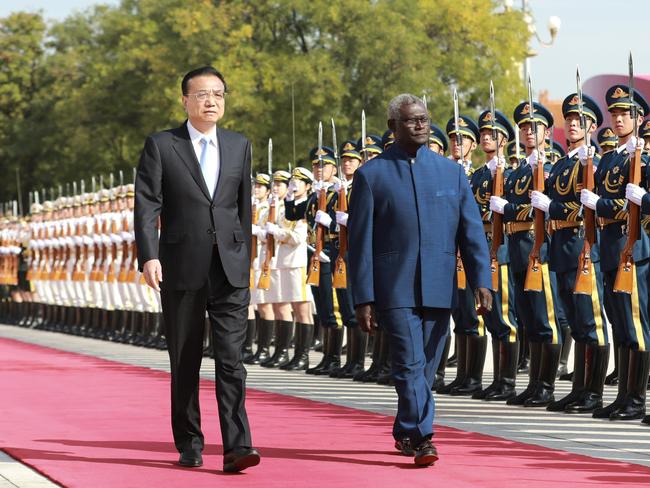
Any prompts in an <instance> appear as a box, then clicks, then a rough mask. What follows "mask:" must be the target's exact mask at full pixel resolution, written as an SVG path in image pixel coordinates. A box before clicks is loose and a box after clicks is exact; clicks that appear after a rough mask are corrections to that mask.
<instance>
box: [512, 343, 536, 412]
mask: <svg viewBox="0 0 650 488" xmlns="http://www.w3.org/2000/svg"><path fill="white" fill-rule="evenodd" d="M528 348H529V351H530V367H529V368H528V385H527V386H526V388H525V389H524V391H522V392H521V393H520V394H519V395H517V396H514V397H512V398H511V399H510V400H508V401H507V402H506V404H508V405H523V404H524V402H525V401H526V400H528V399H529V398H530V397H531V396H533V394H534V393H535V389H536V388H537V381H538V378H539V371H540V367H541V364H542V343H541V342H531V343H530V344H529V345H528ZM520 365H521V354H520V355H519V365H518V366H517V370H519V366H520Z"/></svg>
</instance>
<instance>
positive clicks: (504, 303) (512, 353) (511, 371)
mask: <svg viewBox="0 0 650 488" xmlns="http://www.w3.org/2000/svg"><path fill="white" fill-rule="evenodd" d="M494 115H495V119H496V120H494V121H493V120H492V113H491V111H489V110H486V111H485V112H483V113H482V114H481V115H480V116H479V119H478V120H479V130H480V142H481V149H483V152H484V153H485V154H486V159H487V161H486V164H485V165H484V166H483V167H481V168H480V169H477V170H476V171H475V172H474V174H473V175H472V178H471V180H470V186H471V188H472V192H473V193H474V198H475V199H476V202H477V204H478V205H479V211H480V213H481V217H482V219H483V227H484V230H485V233H486V234H485V235H486V237H487V239H488V244H489V245H490V246H491V239H492V226H493V224H492V223H491V221H490V220H491V217H492V212H491V211H490V197H491V196H492V188H493V178H494V175H495V173H496V171H497V166H501V167H503V166H505V157H504V151H505V148H506V144H507V142H508V141H509V140H514V138H515V133H514V129H513V127H512V124H511V123H510V121H509V120H508V119H507V117H506V116H505V115H504V114H503V113H501V112H499V111H498V110H496V111H495V114H494ZM493 129H496V133H497V139H498V141H496V140H494V138H493ZM497 145H498V154H499V158H498V159H497ZM504 180H505V178H504ZM497 261H498V270H497V273H498V276H499V280H498V284H499V288H498V290H497V291H492V303H493V306H492V312H491V313H490V314H489V315H486V316H485V317H484V319H485V325H486V326H487V329H488V331H489V332H490V334H491V336H492V358H493V365H494V381H493V382H492V384H490V386H488V387H487V388H485V389H484V390H481V391H478V392H476V393H474V395H472V398H480V399H485V400H491V401H495V400H508V399H510V398H512V397H513V396H515V394H516V392H515V382H516V377H517V363H518V359H519V342H518V327H517V321H516V319H515V301H514V288H513V287H512V283H511V282H510V280H509V279H508V250H507V242H506V241H505V240H504V243H503V244H502V245H501V246H500V248H499V250H498V252H497Z"/></svg>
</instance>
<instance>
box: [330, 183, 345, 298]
mask: <svg viewBox="0 0 650 488" xmlns="http://www.w3.org/2000/svg"><path fill="white" fill-rule="evenodd" d="M338 208H339V212H347V211H348V200H347V195H346V191H345V188H343V184H341V189H340V190H339V206H338ZM347 252H348V228H347V227H346V226H345V225H340V226H339V254H338V256H337V257H336V263H335V265H334V276H333V277H332V286H333V287H334V288H347V285H348V273H347V267H346V265H345V254H346V253H347Z"/></svg>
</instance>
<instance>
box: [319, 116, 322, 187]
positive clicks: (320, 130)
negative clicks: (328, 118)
mask: <svg viewBox="0 0 650 488" xmlns="http://www.w3.org/2000/svg"><path fill="white" fill-rule="evenodd" d="M322 152H323V123H322V122H318V167H319V169H320V178H319V179H318V181H320V182H321V183H322V182H323V154H322Z"/></svg>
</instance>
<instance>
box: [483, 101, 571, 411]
mask: <svg viewBox="0 0 650 488" xmlns="http://www.w3.org/2000/svg"><path fill="white" fill-rule="evenodd" d="M514 119H515V122H516V124H517V125H518V126H519V130H520V139H521V141H522V142H523V143H524V144H525V147H526V161H525V162H522V164H521V165H520V166H519V167H518V168H517V169H516V170H514V171H513V172H512V173H511V174H510V176H509V178H508V180H507V181H506V183H505V187H504V192H505V197H506V198H500V197H496V196H492V197H491V198H490V210H492V211H493V212H498V213H502V214H503V216H504V221H505V223H506V234H507V235H508V252H509V257H510V267H511V270H512V279H513V282H514V283H513V284H514V286H515V304H516V309H517V317H518V319H519V320H520V321H521V323H522V324H523V326H524V327H525V329H526V339H527V340H528V342H529V348H530V370H529V383H528V386H527V387H526V389H525V390H524V391H523V392H522V393H520V394H519V395H517V396H516V397H514V398H511V399H510V400H508V402H507V403H508V404H509V405H524V406H526V407H542V406H547V405H548V404H549V403H551V402H552V401H554V400H555V398H554V396H553V391H554V390H555V376H556V373H557V368H558V364H559V361H560V352H561V348H562V335H561V333H560V331H559V328H558V326H557V324H556V321H555V314H554V304H553V294H552V292H551V289H550V286H551V284H550V273H549V270H548V264H547V263H546V260H547V259H546V258H547V256H546V249H545V245H544V246H542V249H541V252H540V261H541V263H542V264H541V268H542V276H543V287H542V291H526V290H525V289H524V282H525V279H526V271H527V268H528V257H529V255H530V252H531V249H532V247H533V242H534V233H533V209H532V207H531V203H530V192H531V191H532V189H533V181H532V180H533V166H537V165H538V164H544V160H543V159H544V158H543V154H544V140H545V138H546V136H548V133H549V130H550V128H551V127H552V126H553V116H552V115H551V113H550V112H549V111H548V110H547V109H546V107H544V106H543V105H541V104H539V103H534V107H530V104H529V103H528V102H523V103H520V104H519V105H518V106H517V107H516V108H515V111H514ZM533 121H534V122H535V124H533ZM533 128H536V129H537V134H535V132H534V130H533ZM536 145H537V147H536Z"/></svg>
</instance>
